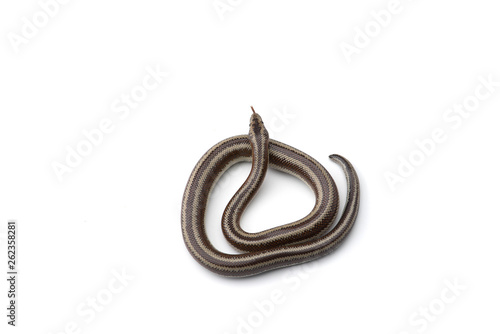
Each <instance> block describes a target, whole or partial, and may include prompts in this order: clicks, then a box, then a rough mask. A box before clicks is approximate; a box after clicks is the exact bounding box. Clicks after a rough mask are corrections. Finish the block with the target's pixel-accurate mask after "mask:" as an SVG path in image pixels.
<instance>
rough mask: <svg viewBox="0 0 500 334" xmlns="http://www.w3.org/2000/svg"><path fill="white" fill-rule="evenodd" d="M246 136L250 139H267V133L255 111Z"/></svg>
mask: <svg viewBox="0 0 500 334" xmlns="http://www.w3.org/2000/svg"><path fill="white" fill-rule="evenodd" d="M248 135H249V136H250V138H252V137H254V138H257V137H264V138H265V139H269V133H268V132H267V129H266V127H265V126H264V122H263V121H262V118H261V117H260V115H259V114H257V113H256V112H255V111H254V113H253V114H252V116H251V117H250V130H249V132H248Z"/></svg>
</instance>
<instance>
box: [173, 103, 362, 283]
mask: <svg viewBox="0 0 500 334" xmlns="http://www.w3.org/2000/svg"><path fill="white" fill-rule="evenodd" d="M251 108H252V111H253V113H252V116H251V117H250V124H249V132H248V134H247V135H237V136H233V137H230V138H227V139H224V140H222V141H220V142H219V143H217V144H215V145H214V146H213V147H211V148H210V149H209V150H208V151H207V152H206V153H205V154H204V155H203V156H202V157H201V159H200V160H199V161H198V163H197V164H196V165H195V167H194V169H193V171H192V172H191V175H190V177H189V179H188V182H187V185H186V188H185V190H184V195H183V198H182V209H181V226H182V235H183V239H184V243H185V245H186V248H187V250H188V251H189V253H190V254H191V255H192V257H193V258H194V259H195V260H196V261H197V262H198V263H200V264H201V265H202V266H203V267H205V268H207V269H208V270H210V271H212V272H214V273H216V274H218V275H221V276H226V277H247V276H253V275H258V274H261V273H264V272H267V271H270V270H274V269H278V268H283V267H288V266H292V265H297V264H301V263H305V262H308V261H312V260H315V259H318V258H320V257H323V256H325V255H327V254H330V253H331V252H333V251H334V250H335V249H336V248H337V247H338V246H339V245H340V244H341V243H342V242H343V241H344V240H345V238H346V237H347V235H348V234H349V232H350V231H351V229H352V227H353V225H354V222H355V221H356V217H357V215H358V210H359V201H360V185H359V179H358V176H357V174H356V171H355V170H354V167H353V166H352V164H351V163H350V162H349V161H348V160H347V159H345V158H343V157H342V156H340V155H337V154H332V155H330V156H329V158H330V159H331V160H332V161H333V162H335V163H336V164H338V165H339V166H340V167H341V168H342V170H343V172H344V174H345V178H346V185H347V199H346V201H345V205H344V208H343V212H342V215H341V216H340V219H339V220H338V222H337V223H335V221H336V218H337V214H338V211H339V194H338V190H337V186H336V184H335V182H334V180H333V178H332V176H331V175H330V173H329V172H328V171H327V170H326V169H325V167H323V166H322V165H321V164H320V163H319V162H318V161H316V160H315V159H314V158H312V157H311V156H309V155H307V154H306V153H304V152H302V151H300V150H298V149H296V148H293V147H291V146H289V145H287V144H284V143H281V142H279V141H277V140H274V139H270V138H269V133H268V131H267V130H266V127H265V126H264V122H263V120H262V118H261V117H260V115H259V114H258V113H256V112H255V110H254V109H253V107H251ZM243 161H246V162H251V163H252V167H251V169H250V172H249V175H248V177H247V178H246V180H245V181H244V182H243V184H242V185H241V187H240V188H239V189H238V190H237V191H236V193H235V194H234V195H233V197H232V198H231V200H230V201H229V203H228V204H227V206H226V208H225V210H224V213H223V215H222V219H221V227H222V232H223V234H224V237H225V238H226V239H227V240H228V242H229V243H230V244H231V245H232V246H233V247H234V248H236V249H237V250H240V251H241V252H239V253H237V254H230V253H225V252H222V251H219V250H217V249H216V248H215V247H214V246H213V244H212V243H211V242H210V240H209V238H208V236H207V233H206V230H205V212H206V207H207V203H208V201H209V198H210V194H211V192H212V190H213V189H214V186H215V185H216V183H217V181H218V180H219V179H220V177H221V176H222V175H223V174H224V172H226V171H227V170H228V169H229V168H230V167H231V166H233V165H235V164H236V163H239V162H243ZM268 167H271V168H272V169H275V170H277V171H280V172H284V173H287V174H289V175H292V176H294V177H297V178H298V179H300V180H302V181H303V182H305V183H306V184H307V185H308V186H309V187H310V188H311V189H312V191H313V192H314V195H315V197H316V200H315V204H314V207H313V209H312V211H311V212H310V213H309V214H308V215H307V216H305V217H303V218H302V219H299V220H296V221H293V222H291V223H288V224H284V225H280V226H277V227H273V228H270V229H266V230H264V231H261V232H252V233H250V232H247V231H245V230H243V228H242V227H241V225H240V220H241V217H242V215H243V212H244V211H245V208H246V207H247V206H248V204H249V203H250V201H251V200H252V199H253V198H254V197H255V195H256V194H257V192H258V190H259V188H260V186H261V185H262V183H263V182H264V179H265V176H266V172H267V170H268Z"/></svg>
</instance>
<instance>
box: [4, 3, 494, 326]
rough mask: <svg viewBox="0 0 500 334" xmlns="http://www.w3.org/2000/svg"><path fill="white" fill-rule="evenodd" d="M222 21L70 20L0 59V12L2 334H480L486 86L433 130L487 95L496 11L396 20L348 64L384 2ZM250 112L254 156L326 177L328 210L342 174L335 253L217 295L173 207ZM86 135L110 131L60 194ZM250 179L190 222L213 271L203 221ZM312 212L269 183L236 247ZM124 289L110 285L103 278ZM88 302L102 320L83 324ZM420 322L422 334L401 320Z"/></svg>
mask: <svg viewBox="0 0 500 334" xmlns="http://www.w3.org/2000/svg"><path fill="white" fill-rule="evenodd" d="M47 1H48V0H46V1H45V2H47ZM227 1H228V0H225V1H222V3H225V4H228V3H229V5H228V6H230V10H227V11H226V12H224V13H222V15H219V14H221V13H218V12H217V10H216V9H215V8H214V6H213V2H212V0H205V1H175V2H174V1H152V0H149V1H147V0H146V1H118V0H115V1H104V2H103V1H92V0H91V1H76V0H74V1H69V2H68V3H67V4H64V5H63V4H61V5H59V10H58V11H57V13H55V14H54V15H53V17H50V18H49V20H48V22H47V24H46V26H44V27H40V28H39V29H38V32H37V33H36V34H34V35H33V36H30V38H27V39H26V40H25V41H24V42H25V43H23V44H21V45H19V46H18V47H17V48H16V47H14V46H13V44H12V42H11V40H12V36H14V35H13V34H16V35H18V36H22V29H23V25H25V24H26V23H25V22H26V21H24V20H23V18H27V19H28V20H29V21H31V22H33V16H34V15H35V16H36V15H37V13H39V12H40V11H41V7H40V4H39V3H38V2H37V1H34V0H22V1H15V2H12V1H9V2H7V1H4V2H2V4H1V5H0V27H1V30H2V42H1V43H0V57H1V62H0V89H1V95H0V110H1V114H0V115H1V116H0V143H1V144H0V156H1V160H2V162H1V164H0V185H1V191H0V208H1V209H0V222H1V230H0V231H1V233H0V242H1V243H2V245H1V253H2V256H1V259H2V260H1V261H2V262H3V263H2V268H5V264H6V254H5V253H6V251H5V229H6V223H7V221H8V220H9V219H16V220H17V221H18V227H19V251H18V256H19V262H18V263H19V267H18V270H19V273H20V276H19V285H18V292H19V296H18V305H19V309H18V327H17V328H15V329H13V328H11V327H10V326H7V325H6V321H7V318H6V317H5V313H6V310H5V307H4V306H6V305H7V297H6V294H7V285H6V281H5V280H4V279H2V281H1V282H2V283H1V284H0V296H1V297H0V305H2V307H1V309H2V310H4V311H2V312H1V313H2V315H1V317H0V319H2V320H1V322H2V323H1V324H0V328H1V333H14V332H17V333H41V334H42V333H43V334H46V333H120V332H121V333H140V332H146V333H147V332H151V333H160V332H161V333H172V332H176V333H221V334H223V333H230V334H232V333H305V332H317V333H333V332H336V333H368V332H370V333H394V334H397V333H411V334H413V333H421V332H427V333H470V332H488V333H494V332H498V331H499V329H500V325H499V324H498V321H497V318H498V313H499V311H500V307H499V303H498V299H499V298H500V288H499V283H498V282H500V274H499V272H498V254H499V250H500V244H499V243H498V242H497V238H498V235H499V234H498V233H499V231H500V228H499V223H500V220H499V213H498V199H499V195H498V188H499V186H500V181H499V177H498V170H499V168H500V162H499V160H498V158H497V156H498V143H499V139H500V135H499V132H498V127H499V124H500V116H499V110H500V87H496V88H495V89H494V92H493V93H491V94H490V96H489V97H488V98H486V99H484V100H483V101H480V103H479V106H478V107H477V108H476V109H475V111H473V112H471V113H470V116H469V117H468V118H467V119H464V120H463V122H462V123H460V124H459V125H457V126H455V128H453V127H452V125H453V124H455V123H451V122H447V121H445V120H444V119H443V117H444V115H446V113H447V110H448V109H449V108H452V107H453V106H454V104H461V103H463V101H464V99H467V98H470V97H471V96H474V93H475V90H476V87H478V86H480V79H479V77H481V76H482V77H484V78H488V76H490V77H491V78H492V80H493V81H496V82H498V81H500V68H499V66H500V65H499V60H500V44H499V39H498V31H500V20H498V12H499V11H498V10H499V8H498V5H497V4H496V2H494V1H489V0H476V1H460V2H457V1H451V0H449V1H429V0H420V1H409V0H401V2H400V5H399V12H398V13H397V14H393V15H392V17H391V20H390V22H389V23H388V24H386V25H387V26H386V27H382V28H381V29H380V31H379V32H378V33H377V31H376V30H373V31H375V33H372V35H373V37H371V38H370V42H369V44H368V45H366V46H364V45H363V47H360V48H358V53H357V54H353V55H352V57H350V60H351V61H350V62H349V61H348V59H347V57H346V56H345V55H344V54H343V52H342V50H341V45H345V44H342V43H343V42H344V43H349V44H351V45H353V46H354V45H355V44H354V40H355V38H356V37H358V38H360V37H359V36H357V34H358V33H357V31H358V30H357V29H365V26H366V25H368V27H371V28H372V29H376V28H377V26H376V25H373V23H370V22H372V21H374V18H373V16H372V15H371V14H370V12H371V11H375V12H380V11H381V10H384V9H386V8H387V7H388V6H389V1H336V2H333V1H308V2H306V1H300V2H299V1H285V0H281V1H254V0H243V1H239V2H238V1H236V0H233V1H230V2H227ZM41 18H42V21H41V22H42V23H43V16H42V17H41ZM379 27H380V26H379ZM358 45H361V44H359V41H358ZM16 49H17V52H16ZM146 68H151V69H156V68H159V69H160V70H161V71H164V72H168V73H169V75H168V77H166V78H165V79H164V80H163V81H162V82H161V84H159V85H158V87H157V88H156V89H154V90H152V91H150V92H148V95H147V97H146V98H145V99H144V101H141V102H140V103H139V104H138V106H137V107H136V108H135V109H133V110H131V112H130V114H129V115H128V117H122V118H124V119H121V118H120V115H121V116H123V114H120V113H115V112H114V109H113V107H112V106H113V104H114V103H117V102H116V100H117V99H120V98H121V96H122V94H130V93H131V91H132V90H133V89H137V87H138V86H140V85H141V83H142V81H143V79H144V78H145V77H146V76H147V75H148V72H147V70H146ZM481 92H482V93H485V92H486V90H484V89H483V90H481ZM469 100H470V99H469ZM470 101H473V100H470ZM250 105H253V106H254V107H255V109H256V110H257V112H259V113H260V114H261V116H262V117H263V119H264V122H265V123H266V124H267V125H268V128H269V129H270V132H271V134H272V137H273V138H275V139H277V140H280V141H283V142H285V143H287V144H289V145H292V146H295V147H297V148H298V149H301V150H303V151H305V152H307V153H308V154H310V155H312V156H313V157H315V158H317V159H318V160H319V161H320V162H321V163H322V164H324V165H325V166H326V167H327V168H328V169H329V170H330V171H331V173H332V175H333V176H334V178H335V180H336V181H337V184H338V187H339V191H340V194H341V198H342V203H343V199H344V198H345V192H346V190H345V181H344V179H343V175H342V173H341V171H340V169H339V168H338V167H337V166H335V165H334V164H333V163H331V162H330V161H329V160H328V155H329V154H332V153H338V154H341V155H343V156H345V157H346V158H348V159H349V160H350V161H351V162H352V163H353V165H354V166H355V168H356V169H357V171H358V174H359V177H360V180H361V187H362V189H361V190H362V199H361V209H360V212H359V216H358V220H357V222H356V225H355V228H354V229H353V231H352V233H351V235H350V238H348V240H347V241H346V242H345V243H344V244H343V245H342V246H341V247H340V248H339V249H338V250H337V251H336V252H335V253H334V254H331V255H330V256H328V257H326V258H323V259H321V260H320V261H317V262H316V263H315V264H312V265H310V266H299V267H295V268H293V269H290V268H289V269H282V270H277V271H274V272H270V273H267V274H264V275H260V276H255V277H252V278H247V279H227V278H223V277H219V276H217V275H215V274H212V273H211V272H209V271H207V270H205V269H204V268H202V267H201V266H200V265H198V263H197V262H196V261H194V260H193V259H192V258H191V256H190V255H189V253H188V252H187V250H186V248H185V246H184V243H183V240H182V235H181V228H180V205H181V199H182V194H183V190H184V186H185V184H186V181H187V179H188V177H189V174H190V172H191V170H192V168H193V167H194V165H195V164H196V162H197V161H198V159H199V158H200V157H201V156H202V154H203V153H204V152H205V151H206V150H207V149H208V148H210V147H211V146H212V145H213V144H215V143H217V142H218V141H219V140H222V139H224V138H227V137H229V136H232V135H237V134H242V133H246V132H247V131H248V129H247V127H248V119H249V117H250V114H251V111H250ZM115 106H116V105H115ZM283 115H287V116H286V117H285V116H283ZM280 117H281V118H280ZM104 119H110V120H111V121H112V122H113V126H114V128H113V131H112V132H111V133H108V134H105V135H104V136H103V139H102V140H101V142H100V143H99V145H97V146H95V147H93V150H92V152H91V153H90V154H89V155H88V156H86V157H84V158H83V159H82V161H81V162H80V164H79V165H78V166H76V167H75V168H73V169H72V172H70V173H69V172H68V173H65V174H64V175H63V177H62V180H59V179H58V177H57V175H56V173H55V172H54V169H53V164H54V162H58V163H62V164H64V163H65V159H66V155H67V154H68V153H67V152H68V151H67V150H68V147H70V148H73V149H75V148H76V147H77V145H79V143H81V142H82V141H84V140H85V136H84V135H83V131H90V130H92V129H95V128H97V127H98V126H99V124H100V122H101V121H102V120H104ZM456 124H458V123H456ZM436 128H440V129H442V131H443V133H444V135H445V136H446V140H445V141H444V142H443V143H439V144H436V145H435V147H434V149H433V151H432V152H430V154H429V155H428V156H426V157H425V159H424V161H422V163H421V165H420V166H417V167H416V168H415V170H414V171H413V173H411V175H406V176H405V177H404V178H403V179H404V182H403V183H397V184H396V186H395V189H391V187H390V186H389V183H388V182H387V180H386V174H387V173H388V172H391V173H397V169H398V166H399V164H400V160H399V157H403V158H404V159H409V157H410V155H412V154H413V155H414V157H418V153H414V152H415V151H416V150H417V149H418V147H417V145H416V143H415V141H418V140H420V141H422V140H424V139H426V138H430V137H431V135H432V132H433V131H434V129H436ZM248 170H249V165H248V164H242V165H241V166H239V167H235V168H233V169H232V170H230V171H229V172H228V173H229V174H228V176H226V177H225V178H224V179H223V180H221V181H222V183H221V184H220V186H219V189H218V192H217V193H215V194H214V197H213V200H212V201H211V202H210V205H209V209H208V214H207V224H208V225H209V227H208V232H209V235H210V237H211V238H212V240H213V243H214V244H215V245H216V246H217V247H218V248H220V249H221V250H225V251H229V252H232V250H231V248H230V247H229V246H228V245H227V243H226V242H225V241H224V240H222V235H221V232H220V230H219V219H220V214H221V213H222V210H223V208H224V206H225V203H226V202H227V200H228V199H229V198H230V197H231V195H232V194H233V192H234V191H235V190H236V189H237V188H238V186H239V184H240V183H241V182H243V180H244V179H245V177H246V175H245V173H247V172H248ZM313 203H314V196H313V194H312V192H311V191H310V190H309V189H308V188H307V187H306V186H305V185H304V184H302V183H301V182H299V181H297V180H295V179H293V178H291V177H289V176H286V175H282V174H280V173H278V172H274V171H271V172H270V173H269V174H268V176H267V179H266V182H265V184H264V186H263V188H262V189H261V192H260V193H259V195H258V197H257V198H256V199H255V201H254V202H252V205H251V206H250V207H249V208H248V210H247V213H246V214H245V216H244V220H243V225H244V228H246V229H248V230H249V231H258V230H261V229H263V228H268V227H271V226H275V225H279V224H284V223H286V222H290V221H292V220H294V219H299V218H301V217H302V216H304V215H306V214H307V213H308V212H309V210H311V208H312V206H313ZM2 271H4V270H3V269H2ZM5 271H6V270H5ZM122 271H125V273H126V275H128V276H130V277H129V280H128V281H127V282H126V286H121V285H120V284H119V283H118V281H116V282H115V281H114V278H113V277H114V275H116V273H117V272H122ZM2 277H4V276H3V274H2ZM132 277H133V278H132ZM446 282H451V283H452V284H455V283H456V284H458V285H460V287H461V288H460V290H459V291H458V292H457V293H456V294H457V295H455V294H453V293H452V292H451V290H450V291H448V290H446V289H447V284H450V283H446ZM110 283H111V285H112V287H114V288H115V289H113V290H114V291H116V290H117V289H118V288H120V289H118V290H120V292H116V293H112V292H110V290H109V286H108V285H109V284H110ZM442 291H445V299H446V301H448V302H447V303H445V302H443V297H442ZM273 294H278V295H281V298H280V299H279V301H280V303H275V304H273V305H272V306H270V305H269V302H266V300H269V299H270V298H271V295H273ZM92 298H96V299H97V302H98V303H99V300H100V301H101V302H105V304H106V305H104V306H102V305H98V306H102V311H99V312H97V311H94V313H95V314H94V315H95V317H91V316H90V314H92V311H89V310H91V308H90V306H88V305H87V303H88V302H89V300H92ZM450 299H453V301H450ZM256 303H257V304H262V305H266V307H267V309H266V310H265V311H262V310H259V307H258V306H256ZM429 307H431V309H430V310H431V311H430V312H431V313H430V316H431V318H432V321H431V320H423V319H426V318H424V317H423V316H421V315H420V314H421V313H420V312H425V309H429ZM99 309H101V308H99ZM78 310H80V311H82V310H86V312H87V313H84V314H86V315H82V312H79V311H78ZM423 310H424V311H423ZM432 312H434V313H439V314H433V313H432ZM431 318H429V319H431ZM411 319H413V322H412V320H411ZM415 321H417V322H416V323H415ZM65 328H67V329H65Z"/></svg>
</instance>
